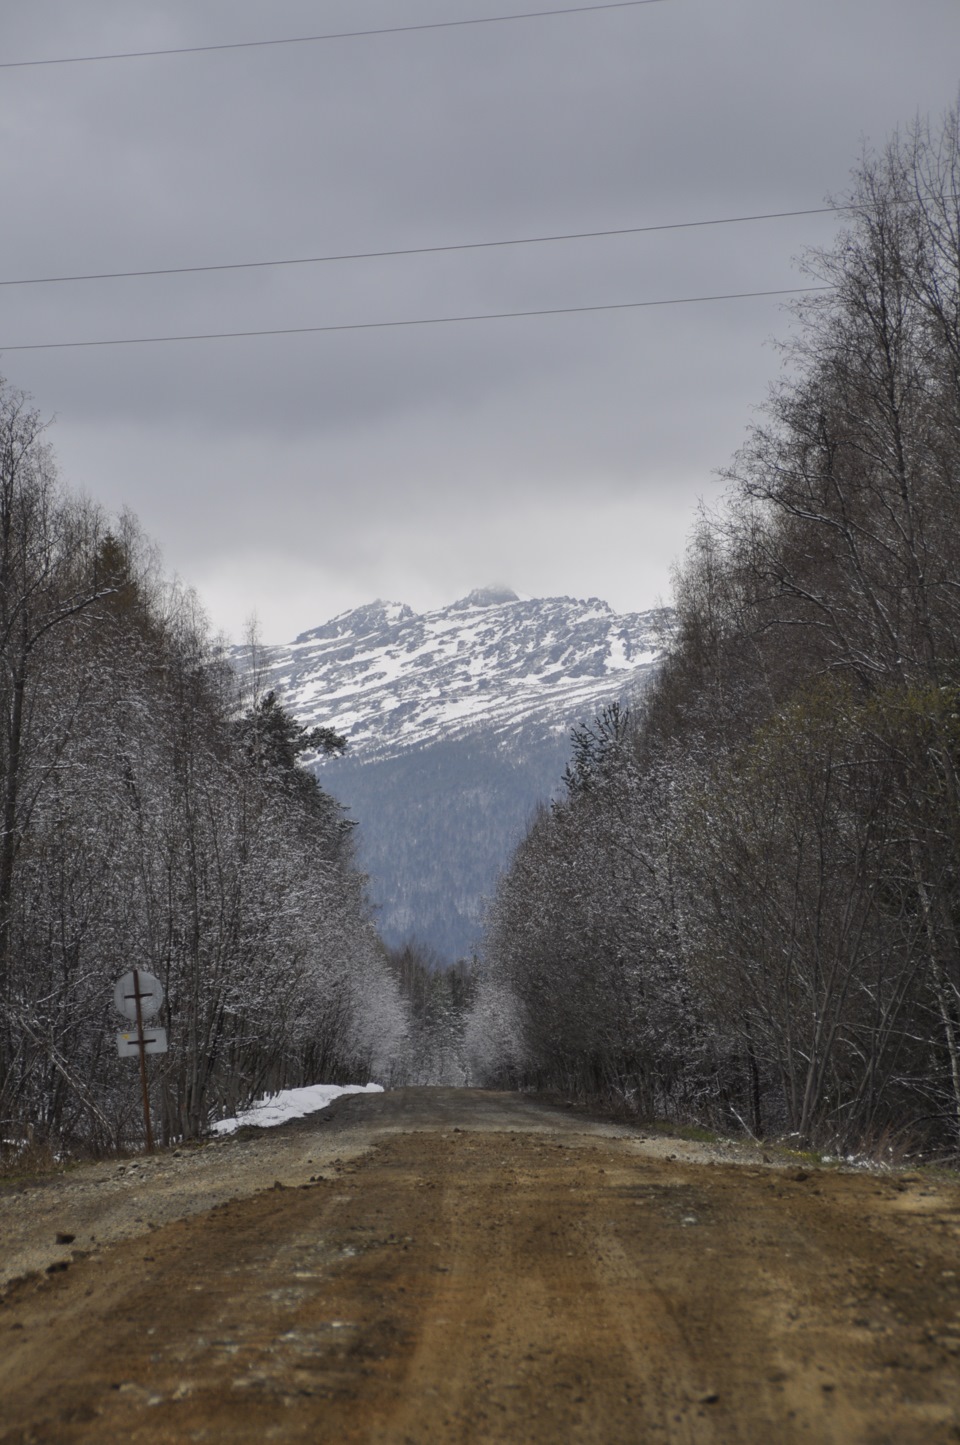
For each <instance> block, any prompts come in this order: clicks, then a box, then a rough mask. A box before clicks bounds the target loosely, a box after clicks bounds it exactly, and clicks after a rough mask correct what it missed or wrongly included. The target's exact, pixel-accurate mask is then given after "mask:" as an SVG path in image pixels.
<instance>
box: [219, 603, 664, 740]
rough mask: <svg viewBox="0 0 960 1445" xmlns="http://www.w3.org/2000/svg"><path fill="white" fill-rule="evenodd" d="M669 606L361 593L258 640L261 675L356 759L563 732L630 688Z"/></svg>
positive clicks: (646, 665) (645, 666)
mask: <svg viewBox="0 0 960 1445" xmlns="http://www.w3.org/2000/svg"><path fill="white" fill-rule="evenodd" d="M671 615H672V614H671V613H670V611H669V609H666V608H660V609H657V610H655V611H651V612H643V613H629V614H627V615H618V614H617V613H615V612H614V611H613V610H612V608H610V607H609V606H608V605H607V604H606V603H605V602H601V601H599V600H598V599H597V598H595V597H592V598H590V599H589V600H587V601H577V600H575V599H574V598H570V597H551V598H543V599H521V598H520V597H518V596H517V594H516V593H515V592H512V591H510V590H509V589H508V588H492V587H491V588H482V589H479V590H477V591H475V592H471V593H470V595H469V596H468V597H464V598H462V599H461V600H460V601H459V602H454V603H453V604H452V605H451V606H449V607H444V608H440V609H438V610H436V611H433V612H424V613H417V612H414V611H413V610H412V609H411V608H410V607H407V606H406V605H405V604H404V603H400V602H379V601H378V602H372V603H370V604H369V605H367V606H365V607H358V608H355V609H354V610H353V611H351V612H344V613H342V614H341V615H340V616H339V617H335V618H333V620H332V621H330V622H327V623H324V625H323V626H322V627H315V628H313V629H312V630H311V631H309V632H304V633H301V635H300V636H299V637H298V638H296V640H295V641H294V642H292V643H290V644H289V645H288V646H287V647H270V648H263V649H261V651H260V656H259V658H258V664H259V668H260V672H261V679H262V681H261V685H262V686H263V687H264V688H276V689H277V690H278V691H279V692H280V693H282V697H283V701H284V703H285V704H286V706H287V707H289V708H290V709H291V710H292V711H293V712H294V713H295V714H296V716H297V717H298V718H299V719H300V721H301V722H303V723H307V724H309V725H310V726H313V725H315V724H324V725H328V726H331V727H334V728H336V730H337V731H338V732H340V733H343V734H344V735H345V736H346V737H347V738H348V739H349V742H350V751H351V753H352V754H353V755H354V756H356V757H362V758H363V759H364V760H369V759H372V758H374V757H383V756H385V755H387V754H392V753H396V752H399V751H401V750H403V749H407V748H417V747H423V746H424V745H426V744H429V743H432V742H436V741H438V740H440V739H443V740H445V741H449V740H451V739H454V738H458V737H465V736H467V735H468V734H471V733H475V732H481V731H482V732H485V733H494V734H497V735H501V736H514V735H516V734H518V733H521V732H523V731H524V730H526V729H529V728H530V727H531V726H534V727H536V726H537V725H540V726H543V727H546V728H547V729H548V730H549V731H553V732H556V731H558V730H559V731H560V732H562V733H564V734H566V732H567V730H568V729H569V726H570V725H571V723H572V722H576V721H579V720H583V719H586V720H589V718H590V717H592V716H593V713H595V712H596V709H597V706H598V704H600V705H602V703H603V702H604V701H608V700H611V699H613V698H618V697H620V696H622V695H623V693H624V691H627V692H630V691H632V690H633V688H634V686H635V684H636V683H637V682H638V681H639V679H640V678H642V677H643V676H644V675H645V674H646V673H647V672H648V670H649V669H650V667H651V666H652V665H653V664H654V663H655V662H656V660H657V657H658V656H659V655H660V652H661V651H662V649H663V646H664V642H665V637H666V636H667V635H668V632H669V626H670V619H671ZM238 653H239V654H240V656H241V657H242V656H243V653H244V649H238Z"/></svg>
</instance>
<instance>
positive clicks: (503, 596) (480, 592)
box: [449, 582, 520, 612]
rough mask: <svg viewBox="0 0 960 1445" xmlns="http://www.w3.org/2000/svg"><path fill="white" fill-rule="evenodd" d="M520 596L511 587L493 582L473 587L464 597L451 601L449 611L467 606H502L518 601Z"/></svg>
mask: <svg viewBox="0 0 960 1445" xmlns="http://www.w3.org/2000/svg"><path fill="white" fill-rule="evenodd" d="M519 601H520V598H519V597H518V596H517V594H516V592H514V590H513V588H512V587H506V586H504V585H503V583H500V582H493V583H491V584H490V586H489V587H475V588H474V589H473V591H472V592H468V593H467V595H466V597H461V598H459V599H458V601H456V602H453V603H451V605H450V608H449V610H450V611H451V612H463V611H465V609H466V608H468V607H502V606H503V604H504V603H505V602H519Z"/></svg>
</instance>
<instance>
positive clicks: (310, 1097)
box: [213, 1084, 383, 1134]
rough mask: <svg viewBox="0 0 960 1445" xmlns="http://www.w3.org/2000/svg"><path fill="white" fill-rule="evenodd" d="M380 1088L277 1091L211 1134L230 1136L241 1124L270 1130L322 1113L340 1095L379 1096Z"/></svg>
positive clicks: (353, 1086) (319, 1087) (223, 1122)
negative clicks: (288, 1122)
mask: <svg viewBox="0 0 960 1445" xmlns="http://www.w3.org/2000/svg"><path fill="white" fill-rule="evenodd" d="M382 1093H383V1085H382V1084H347V1085H346V1086H345V1087H343V1088H341V1087H340V1085H339V1084H310V1085H308V1086H307V1088H305V1089H281V1090H280V1092H279V1094H268V1095H267V1096H266V1098H263V1099H258V1100H257V1102H256V1103H255V1104H251V1106H250V1108H249V1109H244V1110H243V1112H242V1113H240V1114H238V1115H237V1117H236V1118H235V1119H218V1120H217V1122H216V1123H215V1124H214V1125H213V1131H214V1133H215V1134H232V1133H233V1131H234V1130H235V1129H239V1128H240V1127H241V1125H243V1124H252V1125H253V1126H254V1127H255V1128H257V1129H272V1128H273V1126H274V1125H275V1124H285V1123H286V1121H287V1120H288V1119H300V1118H302V1116H303V1115H304V1114H314V1113H316V1111H317V1110H318V1109H326V1108H327V1106H328V1105H329V1104H332V1103H333V1101H334V1099H339V1097H340V1095H341V1094H382Z"/></svg>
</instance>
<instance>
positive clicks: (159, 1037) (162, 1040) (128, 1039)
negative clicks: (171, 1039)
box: [117, 1024, 167, 1059]
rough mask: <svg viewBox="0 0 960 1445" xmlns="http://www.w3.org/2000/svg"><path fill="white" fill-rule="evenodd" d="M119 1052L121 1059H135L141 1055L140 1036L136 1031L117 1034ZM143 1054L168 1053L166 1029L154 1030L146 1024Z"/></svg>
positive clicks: (129, 1030) (123, 1031) (124, 1031)
mask: <svg viewBox="0 0 960 1445" xmlns="http://www.w3.org/2000/svg"><path fill="white" fill-rule="evenodd" d="M117 1052H118V1054H119V1055H120V1057H121V1059H135V1058H136V1057H137V1055H138V1054H139V1053H140V1035H139V1034H138V1033H137V1030H136V1029H123V1030H120V1031H119V1032H118V1033H117ZM143 1052H144V1053H145V1054H165V1053H166V1052H167V1031H166V1029H152V1028H150V1026H149V1025H147V1024H145V1025H144V1029H143Z"/></svg>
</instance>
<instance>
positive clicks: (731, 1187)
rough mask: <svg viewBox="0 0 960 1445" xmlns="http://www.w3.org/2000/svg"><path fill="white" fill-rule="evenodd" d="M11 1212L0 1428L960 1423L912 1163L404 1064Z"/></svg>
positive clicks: (157, 1434) (1, 1216) (5, 1434)
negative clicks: (814, 1148) (870, 1160)
mask: <svg viewBox="0 0 960 1445" xmlns="http://www.w3.org/2000/svg"><path fill="white" fill-rule="evenodd" d="M729 1159H732V1162H728V1160H729ZM337 1161H339V1162H337ZM131 1173H132V1175H133V1177H132V1178H131ZM270 1176H273V1177H272V1178H271V1177H270ZM274 1181H276V1186H279V1187H275V1185H274ZM131 1211H136V1213H132V1212H131ZM56 1231H59V1232H60V1233H61V1234H74V1235H75V1236H76V1238H75V1239H74V1240H73V1241H71V1242H70V1243H69V1244H60V1245H57V1243H56V1239H55V1233H56ZM91 1234H95V1235H97V1239H96V1240H91V1239H90V1235H91ZM0 1239H2V1240H3V1251H4V1256H5V1261H6V1267H7V1271H8V1274H9V1273H15V1272H16V1269H17V1268H18V1266H19V1265H20V1264H22V1263H23V1261H25V1260H26V1261H27V1262H29V1263H32V1264H33V1266H34V1268H35V1270H36V1272H35V1273H33V1274H31V1275H28V1276H27V1277H25V1278H24V1277H21V1278H19V1279H13V1280H12V1281H11V1282H10V1283H9V1284H8V1286H7V1289H6V1292H5V1294H4V1296H3V1303H2V1305H0V1441H3V1442H4V1445H8V1442H22V1445H26V1442H58V1445H59V1442H74V1441H84V1442H96V1445H108V1442H114V1441H121V1440H122V1441H124V1442H141V1441H142V1442H160V1441H171V1442H173V1441H175V1442H178V1445H179V1442H181V1441H208V1442H217V1441H251V1442H252V1441H257V1442H260V1441H268V1440H278V1441H308V1442H326V1441H331V1442H333V1441H337V1442H341V1441H342V1442H354V1441H356V1442H377V1445H380V1442H383V1445H406V1442H410V1445H440V1442H444V1445H445V1442H513V1441H517V1442H520V1441H522V1442H537V1445H553V1442H565V1441H577V1442H579V1441H591V1442H597V1445H621V1442H622V1445H634V1442H647V1441H651V1442H658V1445H660V1442H677V1445H680V1442H682V1445H701V1442H734V1441H737V1442H741V1441H742V1442H749V1445H755V1442H757V1445H781V1442H784V1445H787V1442H794V1441H797V1442H799V1441H803V1442H809V1445H829V1442H838V1445H839V1442H864V1445H866V1442H870V1445H881V1442H884V1445H887V1442H889V1445H912V1442H916V1445H921V1442H922V1445H932V1442H941V1441H956V1440H958V1439H960V1187H958V1186H957V1185H956V1184H955V1183H949V1182H947V1183H944V1182H942V1181H941V1182H939V1183H937V1182H935V1181H931V1180H929V1179H927V1178H926V1177H925V1176H921V1175H913V1176H905V1177H904V1176H897V1175H885V1176H865V1175H862V1174H849V1173H847V1174H845V1173H838V1172H835V1171H832V1170H827V1169H809V1168H804V1169H798V1168H797V1167H796V1166H790V1167H786V1168H783V1167H769V1166H766V1165H764V1164H763V1163H762V1161H761V1160H760V1158H759V1156H751V1155H749V1154H747V1153H738V1151H729V1154H727V1153H724V1151H722V1150H715V1149H711V1148H704V1147H701V1146H696V1145H690V1144H684V1143H682V1142H677V1141H664V1140H660V1139H657V1140H644V1139H642V1138H638V1137H637V1135H636V1133H635V1132H632V1131H629V1130H626V1129H620V1128H616V1127H612V1126H609V1125H606V1126H604V1125H594V1124H590V1123H589V1122H587V1121H585V1120H584V1119H583V1118H581V1117H580V1116H578V1115H575V1114H571V1113H569V1112H564V1111H562V1110H554V1109H550V1108H548V1107H546V1106H543V1105H537V1104H534V1103H532V1102H530V1101H529V1100H525V1099H521V1098H519V1097H516V1096H512V1095H494V1094H487V1093H481V1092H479V1091H455V1090H440V1089H435V1090H400V1091H396V1092H394V1093H387V1094H381V1095H358V1096H353V1097H347V1098H343V1099H341V1100H339V1101H338V1103H337V1104H335V1105H334V1106H333V1108H332V1109H330V1110H328V1111H325V1112H324V1113H323V1114H320V1115H313V1116H311V1117H310V1118H308V1119H305V1120H301V1121H298V1122H297V1123H296V1124H291V1125H287V1126H285V1127H284V1128H283V1129H282V1130H276V1131H271V1133H270V1135H260V1136H258V1137H250V1136H248V1137H247V1138H243V1137H236V1138H233V1139H231V1140H228V1141H227V1142H226V1143H223V1144H219V1145H216V1146H213V1147H212V1148H210V1149H205V1150H202V1151H197V1152H195V1153H191V1152H190V1151H181V1154H180V1156H179V1158H177V1159H174V1158H173V1157H172V1156H171V1155H163V1156H160V1157H159V1159H158V1161H157V1162H156V1163H155V1164H147V1163H144V1164H143V1165H142V1166H141V1168H140V1169H138V1170H135V1171H131V1170H130V1168H129V1166H127V1167H126V1168H124V1171H123V1173H122V1174H120V1173H119V1172H118V1171H117V1169H116V1167H114V1168H112V1169H110V1168H107V1167H106V1166H102V1165H101V1166H94V1167H92V1168H91V1169H88V1170H86V1171H79V1172H78V1173H77V1175H75V1176H73V1177H71V1178H69V1179H65V1180H61V1181H59V1182H57V1183H55V1184H53V1185H51V1186H48V1187H43V1188H32V1189H28V1190H24V1191H18V1190H13V1189H10V1188H7V1189H5V1190H0ZM105 1240H106V1241H107V1242H104V1241H105ZM111 1241H112V1242H111ZM44 1260H46V1263H44ZM68 1261H69V1265H68V1267H66V1268H57V1267H56V1266H57V1265H67V1264H68ZM48 1265H53V1266H54V1268H53V1269H52V1270H49V1272H48Z"/></svg>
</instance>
